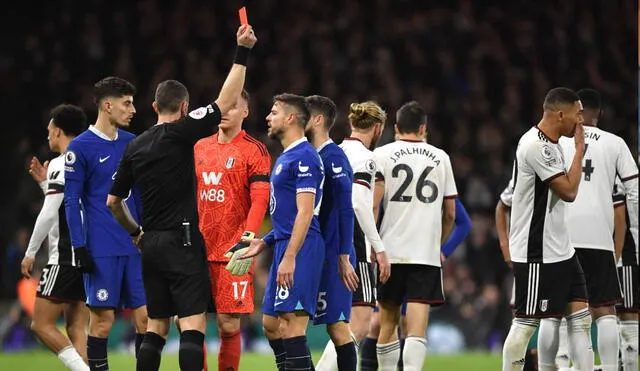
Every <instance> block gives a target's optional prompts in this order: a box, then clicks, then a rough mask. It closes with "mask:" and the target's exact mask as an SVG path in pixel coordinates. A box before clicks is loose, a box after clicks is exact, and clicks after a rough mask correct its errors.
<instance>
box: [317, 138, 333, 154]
mask: <svg viewBox="0 0 640 371" xmlns="http://www.w3.org/2000/svg"><path fill="white" fill-rule="evenodd" d="M331 143H333V140H331V138H329V139H328V140H327V141H326V142H324V143H322V144H321V145H320V147H318V149H317V151H318V152H320V151H322V149H323V148H324V147H326V146H328V145H329V144H331Z"/></svg>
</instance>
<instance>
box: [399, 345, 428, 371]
mask: <svg viewBox="0 0 640 371" xmlns="http://www.w3.org/2000/svg"><path fill="white" fill-rule="evenodd" d="M404 341H405V343H404V349H403V350H402V353H401V354H402V363H403V364H404V366H403V367H404V368H405V369H406V370H407V371H418V370H422V365H423V364H424V357H426V355H427V339H425V338H423V337H418V336H408V337H407V338H406V339H405V340H404Z"/></svg>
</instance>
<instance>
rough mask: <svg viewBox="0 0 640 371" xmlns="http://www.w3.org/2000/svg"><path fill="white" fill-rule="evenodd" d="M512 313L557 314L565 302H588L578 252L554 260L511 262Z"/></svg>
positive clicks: (522, 314) (526, 314)
mask: <svg viewBox="0 0 640 371" xmlns="http://www.w3.org/2000/svg"><path fill="white" fill-rule="evenodd" d="M513 274H514V276H515V279H516V293H515V310H516V313H515V316H516V317H520V318H553V317H556V318H559V317H562V316H563V315H564V313H565V312H566V308H567V304H568V303H570V302H574V301H581V302H587V301H588V300H587V283H586V281H585V278H584V273H583V272H582V267H581V266H580V263H579V262H578V257H577V256H575V255H574V256H572V257H571V258H570V259H567V260H563V261H561V262H557V263H515V262H514V263H513Z"/></svg>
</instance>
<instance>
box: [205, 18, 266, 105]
mask: <svg viewBox="0 0 640 371" xmlns="http://www.w3.org/2000/svg"><path fill="white" fill-rule="evenodd" d="M236 38H237V42H238V47H237V49H236V57H235V59H234V60H233V66H232V67H231V71H229V75H227V79H226V80H225V82H224V84H223V85H222V89H220V94H219V95H218V99H216V101H215V103H216V104H217V105H218V107H219V108H220V112H222V114H223V115H224V114H225V113H227V112H228V111H229V110H230V109H231V108H233V106H234V105H235V104H236V102H237V101H238V97H239V96H240V93H242V89H243V87H244V79H245V75H246V71H247V60H248V58H249V51H250V50H251V48H253V46H254V45H255V43H256V41H257V40H258V39H257V38H256V36H255V34H254V32H253V28H252V27H251V26H250V25H242V26H240V28H239V29H238V32H237V34H236Z"/></svg>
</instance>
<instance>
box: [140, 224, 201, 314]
mask: <svg viewBox="0 0 640 371" xmlns="http://www.w3.org/2000/svg"><path fill="white" fill-rule="evenodd" d="M191 237H192V241H191V246H184V244H183V239H182V231H180V230H175V231H149V232H145V233H144V235H143V236H142V241H141V249H142V280H143V282H144V291H145V293H146V295H147V312H148V313H149V318H154V319H160V318H169V317H172V316H174V315H176V314H177V315H178V317H180V318H184V317H189V316H192V315H195V314H199V313H205V312H207V310H208V308H209V307H210V306H211V281H210V279H209V271H208V269H207V264H206V258H205V253H204V251H205V247H204V241H203V239H202V236H201V235H200V232H199V231H197V230H194V229H192V230H191Z"/></svg>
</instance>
